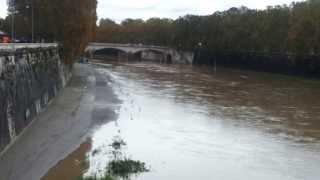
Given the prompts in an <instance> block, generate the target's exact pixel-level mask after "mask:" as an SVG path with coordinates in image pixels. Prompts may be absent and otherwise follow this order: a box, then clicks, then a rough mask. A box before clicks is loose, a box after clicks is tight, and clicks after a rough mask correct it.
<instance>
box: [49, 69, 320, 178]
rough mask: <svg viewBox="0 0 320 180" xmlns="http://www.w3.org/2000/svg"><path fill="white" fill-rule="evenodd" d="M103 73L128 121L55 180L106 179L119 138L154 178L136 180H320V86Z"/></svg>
mask: <svg viewBox="0 0 320 180" xmlns="http://www.w3.org/2000/svg"><path fill="white" fill-rule="evenodd" d="M95 68H96V69H97V71H98V72H99V73H101V74H105V75H108V76H111V79H112V80H111V82H110V83H112V85H113V89H114V91H115V93H116V94H117V96H118V98H119V99H120V100H121V101H122V103H121V105H120V107H119V108H118V109H116V112H117V114H118V120H117V121H114V122H109V123H106V124H101V125H99V126H97V127H95V128H94V130H93V131H92V134H91V138H90V140H88V142H85V144H83V145H82V146H80V148H79V149H78V150H77V151H75V152H74V153H73V154H72V155H70V156H69V157H68V158H66V159H65V160H63V161H62V162H60V163H59V164H58V165H57V167H55V168H54V169H52V170H51V172H49V173H48V175H47V177H46V178H45V179H50V176H51V177H55V175H57V174H59V173H60V174H61V173H67V171H62V170H61V169H68V168H69V169H72V168H71V166H72V165H70V162H74V161H75V162H78V161H79V162H81V161H82V160H83V159H86V160H87V161H88V163H87V164H86V168H85V171H81V172H85V174H87V175H88V174H95V173H99V172H100V173H101V172H103V170H104V169H105V167H106V165H107V163H108V161H109V159H110V153H109V152H110V146H109V145H110V144H111V143H112V140H113V139H114V137H121V138H122V139H123V140H124V141H125V142H126V144H127V146H126V148H125V149H124V151H125V154H126V155H127V156H128V157H130V158H132V159H135V160H140V161H143V162H145V163H146V164H147V166H148V167H149V168H150V170H151V171H150V172H147V173H142V174H140V175H137V176H134V177H132V179H133V180H135V179H136V180H178V179H179V180H180V179H181V180H195V179H201V180H222V179H224V180H258V179H259V180H318V179H319V178H320V82H319V81H313V80H305V79H302V78H294V77H287V76H282V75H273V74H267V73H257V72H251V71H243V70H235V69H226V68H218V69H217V71H216V72H214V70H213V69H211V68H207V67H192V66H186V65H162V64H155V63H132V64H105V65H99V66H96V67H95ZM88 144H90V145H88ZM79 153H80V155H77V154H79ZM72 157H81V158H78V159H72ZM70 158H71V159H70ZM71 164H74V163H71ZM75 164H77V163H75ZM78 164H79V163H78ZM59 169H60V170H59ZM73 172H74V171H73ZM75 172H77V171H75ZM79 172H80V171H79ZM50 174H51V175H50ZM72 176H75V175H72ZM56 177H57V176H56ZM51 179H54V178H51Z"/></svg>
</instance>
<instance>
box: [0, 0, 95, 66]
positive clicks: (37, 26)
mask: <svg viewBox="0 0 320 180" xmlns="http://www.w3.org/2000/svg"><path fill="white" fill-rule="evenodd" d="M8 5H9V9H8V13H9V15H8V16H7V17H6V18H5V19H4V20H2V22H0V29H1V30H4V31H6V32H7V33H9V34H11V31H12V29H11V26H12V22H13V21H12V16H14V27H15V28H14V36H15V37H16V38H17V39H19V40H21V41H26V42H31V41H32V29H33V32H34V42H42V41H45V42H59V43H60V44H61V45H62V47H63V55H64V60H65V61H66V63H68V64H72V62H73V60H74V59H75V58H76V57H77V56H79V55H80V54H82V53H83V50H84V49H85V47H86V46H87V43H88V42H89V41H91V40H92V39H93V38H94V36H95V28H96V20H97V15H96V8H97V1H96V0H81V1H79V0H32V1H30V0H9V1H8ZM32 23H34V25H33V27H34V28H32Z"/></svg>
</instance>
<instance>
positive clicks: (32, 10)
mask: <svg viewBox="0 0 320 180" xmlns="http://www.w3.org/2000/svg"><path fill="white" fill-rule="evenodd" d="M30 4H31V5H27V6H26V8H27V9H30V6H31V31H32V32H31V42H32V43H34V4H33V0H31V3H30Z"/></svg>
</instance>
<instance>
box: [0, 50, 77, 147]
mask: <svg viewBox="0 0 320 180" xmlns="http://www.w3.org/2000/svg"><path fill="white" fill-rule="evenodd" d="M70 76H71V75H70V73H69V71H68V68H66V66H65V65H64V64H63V63H62V61H61V58H60V55H59V50H58V48H57V47H51V48H49V47H48V48H38V49H35V48H33V49H19V50H15V51H11V52H10V51H7V50H5V51H1V52H0V152H1V151H3V150H4V149H5V148H6V147H7V146H8V145H9V144H10V143H11V142H13V141H14V140H15V138H16V137H17V136H18V135H19V134H20V133H21V132H22V131H23V130H24V128H26V127H27V126H28V125H29V124H30V123H31V122H32V120H33V119H34V118H35V117H36V116H37V115H38V114H39V113H40V112H41V111H43V109H44V108H45V107H46V106H47V104H48V102H49V101H50V100H51V99H52V98H54V97H55V96H56V95H57V93H58V91H59V90H61V89H62V88H63V87H64V86H65V85H66V82H67V80H68V79H69V78H70Z"/></svg>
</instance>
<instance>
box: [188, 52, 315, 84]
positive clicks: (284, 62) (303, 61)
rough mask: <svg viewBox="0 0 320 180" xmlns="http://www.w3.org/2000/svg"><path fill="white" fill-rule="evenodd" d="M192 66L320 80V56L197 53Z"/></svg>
mask: <svg viewBox="0 0 320 180" xmlns="http://www.w3.org/2000/svg"><path fill="white" fill-rule="evenodd" d="M194 64H207V65H215V64H217V65H222V66H229V67H240V68H244V69H251V70H256V71H264V72H272V73H280V74H287V75H297V76H306V77H313V78H320V55H300V56H298V55H289V54H283V53H257V52H210V51H197V52H196V56H195V61H194Z"/></svg>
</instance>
